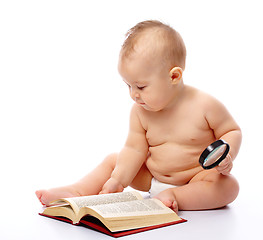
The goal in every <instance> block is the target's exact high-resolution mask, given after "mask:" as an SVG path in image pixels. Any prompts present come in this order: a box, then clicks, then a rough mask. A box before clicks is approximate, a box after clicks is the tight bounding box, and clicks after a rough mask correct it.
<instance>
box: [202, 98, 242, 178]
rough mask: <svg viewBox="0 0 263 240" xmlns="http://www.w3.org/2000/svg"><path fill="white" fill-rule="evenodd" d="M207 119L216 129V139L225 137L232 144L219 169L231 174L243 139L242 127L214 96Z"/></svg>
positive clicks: (214, 129) (208, 108) (209, 105)
mask: <svg viewBox="0 0 263 240" xmlns="http://www.w3.org/2000/svg"><path fill="white" fill-rule="evenodd" d="M208 102H209V103H208V107H207V109H206V110H207V111H206V116H205V117H206V120H207V122H208V124H209V126H210V128H211V129H212V130H213V131H214V135H215V137H216V139H223V140H225V141H226V142H227V143H228V144H229V145H230V151H229V154H228V155H227V157H226V159H225V160H224V161H222V162H221V163H220V164H219V166H218V167H217V170H218V171H219V172H220V173H222V174H225V175H226V174H229V173H230V171H231V169H232V166H233V163H232V161H233V160H234V159H235V158H236V156H237V154H238V151H239V148H240V145H241V140H242V134H241V130H240V127H239V126H238V125H237V123H236V122H235V120H234V119H233V117H232V116H231V115H230V113H229V112H228V111H227V109H226V108H225V106H224V105H223V104H222V103H220V102H219V101H217V100H216V99H214V98H212V99H210V100H209V101H208Z"/></svg>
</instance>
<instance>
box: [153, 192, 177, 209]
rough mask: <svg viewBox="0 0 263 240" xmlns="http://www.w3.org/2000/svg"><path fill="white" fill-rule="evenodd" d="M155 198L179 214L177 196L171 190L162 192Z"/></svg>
mask: <svg viewBox="0 0 263 240" xmlns="http://www.w3.org/2000/svg"><path fill="white" fill-rule="evenodd" d="M154 198H157V199H159V200H160V201H161V202H162V203H163V204H164V205H165V206H166V207H169V208H171V209H172V210H173V211H175V212H176V213H178V204H177V201H176V198H175V195H174V193H173V191H172V190H171V189H170V188H169V189H166V190H164V191H162V192H160V193H159V194H158V195H156V196H155V197H154Z"/></svg>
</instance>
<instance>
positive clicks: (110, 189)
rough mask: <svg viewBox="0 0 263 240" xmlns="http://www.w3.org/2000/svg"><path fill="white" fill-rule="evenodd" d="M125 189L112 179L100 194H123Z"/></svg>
mask: <svg viewBox="0 0 263 240" xmlns="http://www.w3.org/2000/svg"><path fill="white" fill-rule="evenodd" d="M123 190H124V187H123V186H122V185H121V183H120V182H119V181H117V180H116V179H114V178H110V179H109V180H108V181H107V182H106V183H105V184H104V185H103V187H102V190H101V191H100V193H99V194H105V193H115V192H122V191H123Z"/></svg>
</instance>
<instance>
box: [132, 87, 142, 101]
mask: <svg viewBox="0 0 263 240" xmlns="http://www.w3.org/2000/svg"><path fill="white" fill-rule="evenodd" d="M130 95H131V98H132V99H133V100H134V101H137V100H138V99H139V98H140V94H139V93H138V92H137V91H136V89H133V88H130Z"/></svg>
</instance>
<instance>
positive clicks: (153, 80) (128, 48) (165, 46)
mask: <svg viewBox="0 0 263 240" xmlns="http://www.w3.org/2000/svg"><path fill="white" fill-rule="evenodd" d="M185 56H186V50H185V46H184V42H183V40H182V38H181V37H180V35H179V34H178V33H177V32H176V31H175V30H174V29H172V28H171V27H169V26H167V25H165V24H163V23H161V22H158V21H145V22H141V23H138V24H137V25H136V26H135V27H133V28H131V29H130V30H129V31H128V33H127V38H126V40H125V42H124V44H123V46H122V49H121V52H120V58H119V66H118V68H119V72H120V75H121V76H122V79H123V80H124V82H125V83H126V84H127V85H128V86H129V91H130V96H131V98H132V99H133V100H134V101H135V102H136V103H138V104H139V105H141V106H142V107H143V108H145V109H146V110H150V111H159V110H162V109H164V108H165V107H167V106H169V105H170V104H171V103H172V102H173V101H174V99H175V95H176V93H177V92H178V89H179V87H178V86H181V85H182V81H181V79H182V72H183V70H184V68H185ZM178 83H181V84H178Z"/></svg>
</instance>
